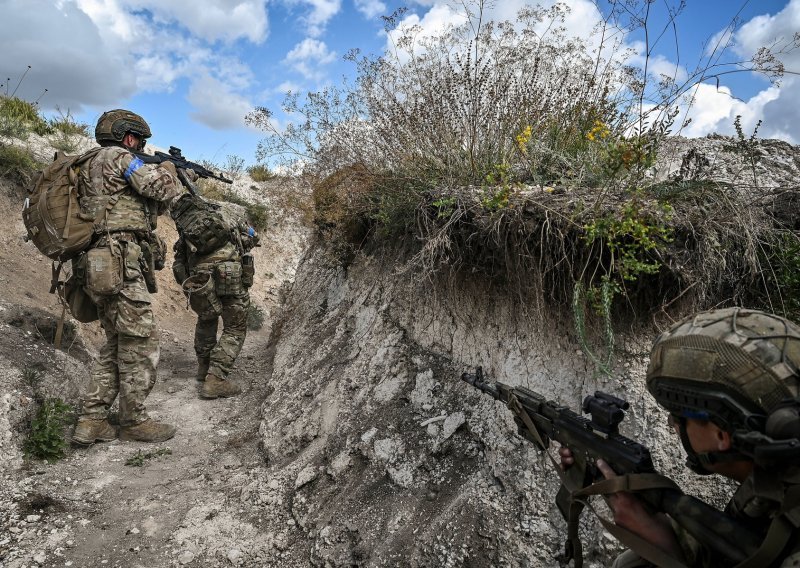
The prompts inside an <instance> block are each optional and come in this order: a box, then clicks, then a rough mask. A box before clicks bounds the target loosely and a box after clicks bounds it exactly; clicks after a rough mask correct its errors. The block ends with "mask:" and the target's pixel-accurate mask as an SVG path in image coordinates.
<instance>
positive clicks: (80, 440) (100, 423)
mask: <svg viewBox="0 0 800 568" xmlns="http://www.w3.org/2000/svg"><path fill="white" fill-rule="evenodd" d="M116 439H117V430H116V428H114V427H113V426H112V425H111V424H109V423H108V419H106V418H100V419H96V418H86V417H81V418H79V419H78V424H77V425H76V426H75V432H73V433H72V441H73V442H74V443H76V444H79V445H81V446H91V445H92V444H94V443H95V442H111V441H112V440H116Z"/></svg>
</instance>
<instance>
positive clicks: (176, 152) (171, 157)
mask: <svg viewBox="0 0 800 568" xmlns="http://www.w3.org/2000/svg"><path fill="white" fill-rule="evenodd" d="M134 153H135V154H136V156H137V157H138V158H139V159H140V160H142V161H143V162H144V163H145V164H161V163H163V162H172V163H173V164H174V165H175V169H176V170H177V171H178V179H179V180H180V181H181V183H182V184H183V185H184V186H185V187H186V189H188V190H189V193H191V194H192V195H197V188H196V187H195V185H194V183H192V181H191V180H190V179H189V178H188V177H187V176H186V173H185V170H192V171H193V172H194V173H196V174H197V175H198V176H200V177H201V178H211V179H215V180H217V181H221V182H223V183H233V181H232V180H229V179H227V178H225V177H223V176H221V175H218V174H215V173H214V172H212V171H211V170H209V169H208V168H206V167H205V166H202V165H200V164H198V163H196V162H191V161H189V160H187V159H186V158H184V157H183V154H182V153H181V149H180V148H177V147H175V146H170V147H169V153H165V152H158V151H156V153H155V154H154V155H152V156H151V155H150V154H142V153H139V152H134Z"/></svg>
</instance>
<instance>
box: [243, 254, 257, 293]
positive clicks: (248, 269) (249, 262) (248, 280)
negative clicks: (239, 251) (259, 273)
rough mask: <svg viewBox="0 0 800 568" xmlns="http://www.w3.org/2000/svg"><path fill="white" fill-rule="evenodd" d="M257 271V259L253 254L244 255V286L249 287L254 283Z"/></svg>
mask: <svg viewBox="0 0 800 568" xmlns="http://www.w3.org/2000/svg"><path fill="white" fill-rule="evenodd" d="M255 273H256V267H255V259H254V258H253V255H252V254H249V253H248V254H243V255H242V286H244V287H245V288H249V287H250V286H252V285H253V277H254V276H255Z"/></svg>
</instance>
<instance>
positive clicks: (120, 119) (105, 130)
mask: <svg viewBox="0 0 800 568" xmlns="http://www.w3.org/2000/svg"><path fill="white" fill-rule="evenodd" d="M127 132H133V133H134V134H136V135H137V136H140V137H141V138H150V136H151V135H152V134H151V132H150V126H148V124H147V122H145V120H144V119H143V118H142V117H141V116H139V115H138V114H136V113H133V112H131V111H129V110H124V109H120V108H118V109H114V110H109V111H106V112H104V113H103V116H101V117H100V119H99V120H98V121H97V126H95V128H94V139H95V140H97V142H98V143H100V144H103V143H109V142H112V143H119V142H122V139H123V138H124V137H125V133H127Z"/></svg>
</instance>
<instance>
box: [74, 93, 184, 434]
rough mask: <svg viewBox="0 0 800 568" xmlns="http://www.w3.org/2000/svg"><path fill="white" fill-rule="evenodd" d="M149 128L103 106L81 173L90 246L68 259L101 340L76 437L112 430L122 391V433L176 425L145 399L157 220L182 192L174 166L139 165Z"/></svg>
mask: <svg viewBox="0 0 800 568" xmlns="http://www.w3.org/2000/svg"><path fill="white" fill-rule="evenodd" d="M148 137H150V127H149V126H148V125H147V123H146V122H145V121H144V119H142V117H140V116H139V115H137V114H134V113H132V112H129V111H126V110H121V109H117V110H112V111H108V112H106V113H104V114H103V115H102V116H101V117H100V119H99V120H98V122H97V126H96V128H95V139H96V140H97V142H98V143H99V144H100V146H101V148H100V149H99V151H97V153H96V155H95V156H94V157H93V158H91V160H90V161H89V162H87V163H86V164H85V165H83V166H82V167H81V169H80V172H79V180H78V187H79V190H80V193H81V199H80V204H81V209H82V211H83V212H84V213H86V214H88V215H92V216H94V218H95V219H96V222H95V231H96V235H95V238H94V239H93V241H92V245H91V247H90V249H89V250H88V251H87V252H85V253H83V254H81V255H80V256H79V257H78V258H77V259H75V260H73V272H74V274H75V275H76V276H77V277H78V279H79V281H80V282H82V285H83V288H84V290H85V291H86V293H87V294H88V296H89V297H90V298H91V300H92V302H94V304H95V306H96V307H97V311H98V315H99V318H100V323H101V325H102V327H103V331H105V334H106V344H105V345H104V346H103V348H102V349H101V350H100V354H99V355H98V357H97V360H96V361H95V364H94V366H93V368H92V373H91V382H90V387H89V391H88V392H87V394H86V396H85V397H84V400H83V410H82V413H81V415H80V417H79V419H78V424H77V426H76V428H75V432H74V434H73V441H74V442H76V443H78V444H82V445H89V444H92V443H94V442H96V441H110V440H113V439H115V438H116V437H117V432H116V430H115V428H114V427H113V426H112V425H111V424H110V423H109V422H108V410H109V408H110V406H111V405H112V403H113V402H114V400H115V399H116V398H117V396H119V425H120V431H119V438H120V439H121V440H134V441H142V442H160V441H164V440H168V439H169V438H171V437H172V436H173V435H174V434H175V427H174V426H171V425H169V424H163V423H159V422H156V421H155V420H153V419H151V418H150V417H149V416H148V414H147V410H146V408H145V405H144V401H145V398H147V395H148V394H149V393H150V390H151V389H152V388H153V385H154V384H155V381H156V367H157V366H158V359H159V345H158V330H157V329H156V322H155V318H154V317H153V309H152V306H151V298H150V292H151V291H155V286H154V282H155V280H154V279H153V270H154V269H156V267H157V265H161V266H162V267H163V254H162V256H161V258H160V259H158V258H156V257H158V256H159V253H163V250H162V246H161V242H160V239H158V238H157V237H156V236H155V234H154V231H155V228H156V219H157V217H158V215H160V214H162V213H164V212H165V211H166V209H167V207H168V206H169V203H170V202H171V201H173V200H174V199H175V198H176V197H177V196H179V195H180V194H181V193H182V190H181V186H180V184H179V182H178V179H177V177H176V172H175V168H174V166H172V164H169V163H165V164H162V165H160V166H158V167H156V166H153V165H148V164H144V163H143V162H142V160H141V159H139V158H138V157H136V156H135V155H134V154H133V153H132V152H134V151H141V150H142V149H143V148H144V145H145V139H146V138H148Z"/></svg>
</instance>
